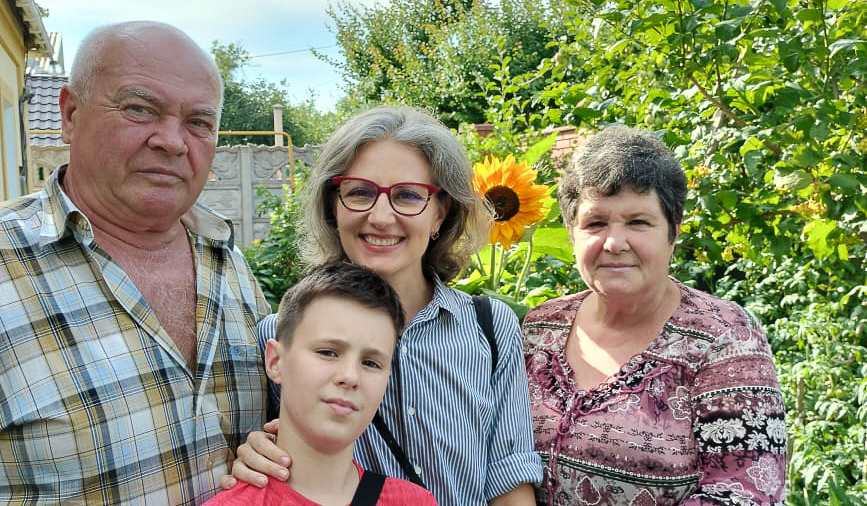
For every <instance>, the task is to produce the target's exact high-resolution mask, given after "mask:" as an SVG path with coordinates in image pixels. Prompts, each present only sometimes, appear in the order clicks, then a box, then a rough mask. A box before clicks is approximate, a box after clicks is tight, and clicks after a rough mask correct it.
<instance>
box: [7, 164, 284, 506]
mask: <svg viewBox="0 0 867 506" xmlns="http://www.w3.org/2000/svg"><path fill="white" fill-rule="evenodd" d="M57 174H61V175H60V177H62V174H63V169H61V170H58V171H56V172H55V174H53V175H52V177H51V178H50V179H49V181H48V184H47V186H46V189H45V190H43V191H42V192H40V193H37V194H34V195H31V196H27V197H22V198H19V199H16V200H13V201H9V202H5V203H2V204H0V503H2V502H14V503H19V504H21V503H26V504H34V503H58V502H67V501H68V500H72V501H76V502H85V503H89V504H118V503H130V504H142V505H148V506H158V505H164V504H199V503H201V502H204V501H205V500H206V499H208V498H210V497H211V496H213V495H214V493H215V491H216V489H217V488H218V485H219V478H220V476H221V475H223V474H225V473H226V472H227V463H228V460H229V459H230V458H231V457H232V456H233V455H234V452H235V450H236V449H237V447H238V445H239V444H240V443H241V442H243V440H244V438H245V437H246V434H247V433H248V432H249V431H251V430H254V429H261V427H262V422H263V418H264V414H265V375H264V369H263V360H262V358H261V355H260V353H259V348H258V346H257V344H256V322H257V321H258V320H259V319H260V318H261V317H263V316H264V315H265V314H267V313H268V312H269V308H268V305H267V303H266V302H265V299H264V297H263V296H262V293H261V291H260V289H259V287H258V286H257V284H256V281H255V279H254V278H253V275H252V273H251V272H250V269H249V267H248V266H247V264H246V263H245V261H244V258H243V256H242V255H241V253H240V252H239V250H238V249H237V248H235V247H234V245H233V240H232V229H231V226H230V225H229V224H228V223H227V221H226V220H225V219H223V218H221V217H219V216H217V215H216V214H214V213H212V212H211V211H209V210H208V209H206V208H205V207H203V206H199V205H198V204H197V205H196V206H195V207H194V208H193V209H192V210H191V211H190V212H188V213H187V214H186V215H185V216H184V217H183V219H182V221H183V223H184V224H185V226H186V228H187V230H188V233H189V237H190V243H191V245H192V250H193V255H194V261H195V266H196V283H197V296H196V319H197V331H198V347H197V350H196V351H197V353H196V357H197V363H196V366H195V368H194V369H193V370H190V369H189V368H188V367H187V365H186V364H185V363H184V359H183V357H182V356H181V354H180V352H179V351H178V349H177V347H176V346H175V344H174V342H173V340H172V339H171V337H169V335H168V334H167V333H166V331H165V330H164V329H163V328H162V327H161V326H160V324H159V322H158V321H157V318H156V315H154V313H153V311H152V310H151V309H150V307H149V306H148V304H147V302H146V301H145V300H144V298H143V297H142V295H141V293H140V292H139V290H138V289H137V288H136V287H135V286H134V285H133V283H132V282H131V281H130V279H129V278H128V277H127V276H126V274H124V272H123V271H122V270H121V268H120V267H119V266H118V265H117V264H116V263H115V262H113V261H112V260H111V258H110V257H109V256H108V255H107V254H106V253H105V252H104V251H102V250H101V249H100V248H99V247H98V246H97V245H96V244H95V243H94V242H93V234H92V233H91V230H90V224H89V222H88V220H87V219H86V218H85V217H84V215H82V214H81V213H80V212H79V211H78V210H76V208H75V207H74V205H73V204H72V202H71V201H70V200H69V199H68V197H67V196H66V195H65V194H64V193H63V192H62V190H61V189H60V185H59V183H58V175H57Z"/></svg>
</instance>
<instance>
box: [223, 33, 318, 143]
mask: <svg viewBox="0 0 867 506" xmlns="http://www.w3.org/2000/svg"><path fill="white" fill-rule="evenodd" d="M211 53H212V54H213V55H214V60H215V61H216V63H217V68H218V69H219V71H220V74H221V76H222V78H223V85H224V92H223V114H222V117H221V119H220V129H221V130H239V131H272V130H274V116H273V107H274V105H275V104H280V105H282V106H283V131H284V132H288V133H289V135H290V136H291V137H292V143H293V144H294V145H296V146H303V145H304V144H317V143H321V142H324V141H325V138H326V137H327V136H328V134H329V133H330V132H331V127H332V126H333V124H334V120H333V114H330V113H321V112H319V111H318V110H316V107H315V106H314V104H313V98H312V97H309V98H307V99H306V100H303V101H301V102H298V103H293V102H292V101H291V100H290V99H289V96H288V94H287V91H286V83H285V81H284V82H282V83H280V84H279V85H278V84H275V83H272V82H268V81H266V80H265V79H262V78H260V79H258V80H255V81H245V80H243V79H241V78H240V76H239V74H240V71H241V69H243V68H244V66H246V65H248V64H249V62H250V53H249V52H248V51H247V50H246V49H244V48H243V47H242V46H240V45H238V44H235V43H229V44H227V45H223V44H220V43H219V42H218V41H214V42H213V43H212V44H211ZM273 139H274V137H273V135H264V136H262V135H259V136H255V135H243V136H235V135H231V136H230V135H224V136H221V137H220V145H229V146H231V145H236V144H247V143H253V144H269V145H270V144H273V142H274V141H273Z"/></svg>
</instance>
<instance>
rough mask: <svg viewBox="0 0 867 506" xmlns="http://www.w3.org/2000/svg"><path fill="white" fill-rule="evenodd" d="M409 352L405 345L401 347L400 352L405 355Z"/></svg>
mask: <svg viewBox="0 0 867 506" xmlns="http://www.w3.org/2000/svg"><path fill="white" fill-rule="evenodd" d="M407 351H409V350H408V349H407V347H406V345H405V344H404V345H402V346H401V347H400V352H401V353H403V354H404V355H406V352H407Z"/></svg>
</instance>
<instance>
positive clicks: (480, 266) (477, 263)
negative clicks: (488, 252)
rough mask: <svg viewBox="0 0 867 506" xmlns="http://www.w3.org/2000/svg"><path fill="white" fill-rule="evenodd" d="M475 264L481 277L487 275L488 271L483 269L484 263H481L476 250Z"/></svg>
mask: <svg viewBox="0 0 867 506" xmlns="http://www.w3.org/2000/svg"><path fill="white" fill-rule="evenodd" d="M476 265H477V266H478V268H479V274H481V275H482V277H486V276H487V275H488V271H486V270H485V264H483V263H482V257H481V256H479V252H478V251H476Z"/></svg>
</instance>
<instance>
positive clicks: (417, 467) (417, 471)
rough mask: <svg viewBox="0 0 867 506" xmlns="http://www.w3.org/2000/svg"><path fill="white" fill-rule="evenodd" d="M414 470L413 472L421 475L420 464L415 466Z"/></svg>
mask: <svg viewBox="0 0 867 506" xmlns="http://www.w3.org/2000/svg"><path fill="white" fill-rule="evenodd" d="M414 471H415V474H417V475H419V476H421V466H415V469H414Z"/></svg>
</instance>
